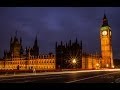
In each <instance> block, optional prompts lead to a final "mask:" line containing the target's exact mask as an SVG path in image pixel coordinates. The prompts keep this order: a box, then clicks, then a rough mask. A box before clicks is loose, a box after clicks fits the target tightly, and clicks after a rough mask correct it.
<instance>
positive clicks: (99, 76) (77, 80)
mask: <svg viewBox="0 0 120 90" xmlns="http://www.w3.org/2000/svg"><path fill="white" fill-rule="evenodd" d="M114 73H118V72H112V73H107V74H103V75H97V76H93V77H88V78H83V79H77V80H73V81H68V82H65V83H73V82H78V81H82V80H87V79H91V78H96V77H100V76H105V75H109V74H114Z"/></svg>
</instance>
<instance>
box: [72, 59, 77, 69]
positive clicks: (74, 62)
mask: <svg viewBox="0 0 120 90" xmlns="http://www.w3.org/2000/svg"><path fill="white" fill-rule="evenodd" d="M72 63H73V65H74V68H75V64H76V59H73V60H72Z"/></svg>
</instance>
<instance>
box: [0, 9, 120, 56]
mask: <svg viewBox="0 0 120 90" xmlns="http://www.w3.org/2000/svg"><path fill="white" fill-rule="evenodd" d="M104 10H105V11H106V14H107V17H108V20H109V24H110V26H111V28H112V35H113V51H114V57H115V58H117V57H120V55H119V54H120V49H119V48H120V42H119V33H120V30H119V28H120V18H119V16H120V8H117V7H93V8H92V7H66V8H65V7H1V8H0V42H1V44H0V47H1V49H0V56H3V50H4V49H7V50H9V41H10V37H11V36H14V35H15V31H16V30H18V37H20V36H21V37H22V39H23V46H24V48H25V47H26V46H32V45H33V43H34V39H35V36H36V34H38V41H39V46H40V52H41V53H48V52H50V51H52V52H54V48H55V42H56V41H58V42H60V41H61V40H62V41H63V42H66V41H68V40H70V39H71V40H72V41H74V40H75V38H76V37H77V38H78V40H79V41H80V40H83V48H84V50H86V51H88V52H91V53H95V52H99V51H100V40H99V29H100V25H101V23H102V18H103V14H104Z"/></svg>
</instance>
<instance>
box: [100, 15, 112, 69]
mask: <svg viewBox="0 0 120 90" xmlns="http://www.w3.org/2000/svg"><path fill="white" fill-rule="evenodd" d="M100 41H101V55H102V63H101V67H102V68H113V53H112V35H111V27H110V26H109V25H108V20H107V17H106V15H105V14H104V17H103V23H102V26H101V28H100Z"/></svg>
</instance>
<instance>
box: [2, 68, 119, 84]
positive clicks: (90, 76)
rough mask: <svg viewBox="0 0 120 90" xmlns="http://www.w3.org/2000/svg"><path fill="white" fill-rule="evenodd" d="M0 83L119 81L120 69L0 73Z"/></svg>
mask: <svg viewBox="0 0 120 90" xmlns="http://www.w3.org/2000/svg"><path fill="white" fill-rule="evenodd" d="M0 83H120V69H117V70H98V71H97V70H85V71H63V72H44V73H31V74H25V73H24V74H12V75H0Z"/></svg>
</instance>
